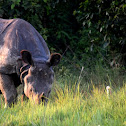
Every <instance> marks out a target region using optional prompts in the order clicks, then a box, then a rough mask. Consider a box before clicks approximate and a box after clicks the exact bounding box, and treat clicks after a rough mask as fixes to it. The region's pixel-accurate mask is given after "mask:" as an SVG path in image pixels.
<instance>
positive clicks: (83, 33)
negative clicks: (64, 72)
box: [0, 0, 126, 67]
mask: <svg viewBox="0 0 126 126" xmlns="http://www.w3.org/2000/svg"><path fill="white" fill-rule="evenodd" d="M0 17H1V18H5V19H8V18H22V19H24V20H26V21H28V22H30V23H31V24H32V25H33V26H34V27H35V28H36V29H37V30H38V31H39V33H40V34H41V35H42V36H43V37H44V39H45V40H46V42H47V43H48V46H49V48H50V50H51V51H52V52H53V51H58V52H60V53H62V54H63V53H64V52H65V54H64V56H66V57H67V59H69V60H70V61H73V60H74V61H75V62H76V64H78V62H79V63H82V64H83V65H85V66H87V67H89V66H92V65H95V63H96V62H98V61H99V62H101V63H103V64H104V63H107V64H109V65H110V64H111V65H114V63H119V64H122V63H124V62H122V61H125V58H126V56H125V53H126V0H83V1H82V0H74V1H73V0H0ZM122 59H123V60H122Z"/></svg>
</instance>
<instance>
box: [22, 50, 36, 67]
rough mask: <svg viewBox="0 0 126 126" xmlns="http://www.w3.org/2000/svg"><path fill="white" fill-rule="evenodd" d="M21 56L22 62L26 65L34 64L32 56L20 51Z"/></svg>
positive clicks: (27, 52) (25, 51)
mask: <svg viewBox="0 0 126 126" xmlns="http://www.w3.org/2000/svg"><path fill="white" fill-rule="evenodd" d="M21 56H22V60H23V61H24V62H25V63H27V64H30V65H32V66H34V62H33V60H32V56H31V53H30V52H29V51H27V50H22V51H21Z"/></svg>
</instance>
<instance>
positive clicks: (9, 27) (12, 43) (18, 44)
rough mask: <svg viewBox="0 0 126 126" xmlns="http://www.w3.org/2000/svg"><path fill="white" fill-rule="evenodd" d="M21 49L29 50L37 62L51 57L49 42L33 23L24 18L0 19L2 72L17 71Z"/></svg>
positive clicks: (0, 65) (0, 68)
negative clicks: (46, 41) (47, 42)
mask: <svg viewBox="0 0 126 126" xmlns="http://www.w3.org/2000/svg"><path fill="white" fill-rule="evenodd" d="M21 50H28V51H29V52H30V53H31V55H32V57H33V60H34V61H36V62H46V61H47V60H48V59H49V57H50V52H49V49H48V47H47V44H46V43H45V41H44V39H43V38H42V36H41V35H40V34H39V33H38V32H37V31H36V30H35V28H34V27H33V26H32V25H31V24H29V23H28V22H26V21H24V20H22V19H11V20H4V19H0V72H3V73H8V74H11V73H15V72H16V66H17V60H18V59H19V58H20V51H21Z"/></svg>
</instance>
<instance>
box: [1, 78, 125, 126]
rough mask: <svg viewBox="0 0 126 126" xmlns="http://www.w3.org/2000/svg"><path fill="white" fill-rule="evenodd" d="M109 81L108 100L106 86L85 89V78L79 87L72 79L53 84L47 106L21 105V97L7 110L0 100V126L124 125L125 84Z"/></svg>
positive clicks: (28, 103) (94, 85)
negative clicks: (117, 84)
mask: <svg viewBox="0 0 126 126" xmlns="http://www.w3.org/2000/svg"><path fill="white" fill-rule="evenodd" d="M102 77H103V76H102ZM115 78H116V77H115ZM95 79H96V78H95ZM99 80H100V78H99ZM110 81H111V79H110V78H109V79H108V82H109V84H110V85H111V88H112V93H111V95H110V96H109V97H108V96H107V94H106V84H102V85H101V86H98V85H96V84H95V83H93V81H91V82H90V83H89V85H92V86H91V87H90V86H84V85H82V84H84V83H85V82H84V80H83V79H82V81H81V83H78V84H76V83H73V79H72V78H71V81H70V80H67V81H64V82H63V81H62V84H61V85H59V83H61V82H60V81H58V82H57V81H55V82H54V87H53V90H52V93H51V97H50V99H49V102H48V103H47V104H46V105H42V104H41V105H35V104H33V103H32V102H30V101H25V102H24V105H23V106H21V100H20V96H19V97H18V102H17V104H15V105H14V106H13V107H11V108H7V109H4V104H3V101H2V100H1V101H0V107H1V109H0V126H125V125H126V86H125V82H123V86H118V87H117V86H116V87H114V86H112V81H111V82H110ZM70 82H71V83H70ZM96 82H97V81H96ZM99 83H100V81H99ZM87 87H88V88H87ZM84 88H85V89H84ZM90 88H91V89H90ZM1 102H2V103H1Z"/></svg>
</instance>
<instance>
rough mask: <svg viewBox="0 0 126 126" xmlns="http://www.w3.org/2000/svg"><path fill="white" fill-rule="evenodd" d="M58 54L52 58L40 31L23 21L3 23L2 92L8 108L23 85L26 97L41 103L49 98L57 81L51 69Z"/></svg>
mask: <svg viewBox="0 0 126 126" xmlns="http://www.w3.org/2000/svg"><path fill="white" fill-rule="evenodd" d="M60 59H61V55H60V54H59V53H53V54H50V51H49V49H48V47H47V44H46V42H45V41H44V39H43V38H42V36H41V35H40V34H39V33H38V32H37V30H36V29H35V28H34V27H33V26H32V25H31V24H30V23H28V22H26V21H24V20H23V19H9V20H8V19H0V90H1V92H2V94H3V96H4V98H5V105H6V106H7V105H10V104H11V103H12V102H14V100H15V99H16V97H17V91H16V87H17V86H19V85H20V82H21V83H22V84H23V85H24V94H25V95H26V96H27V97H28V98H29V99H32V100H33V101H35V102H36V103H40V101H41V100H42V99H43V98H48V97H49V94H50V92H51V88H52V83H53V79H54V71H53V69H52V66H55V65H57V64H58V63H59V61H60Z"/></svg>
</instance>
